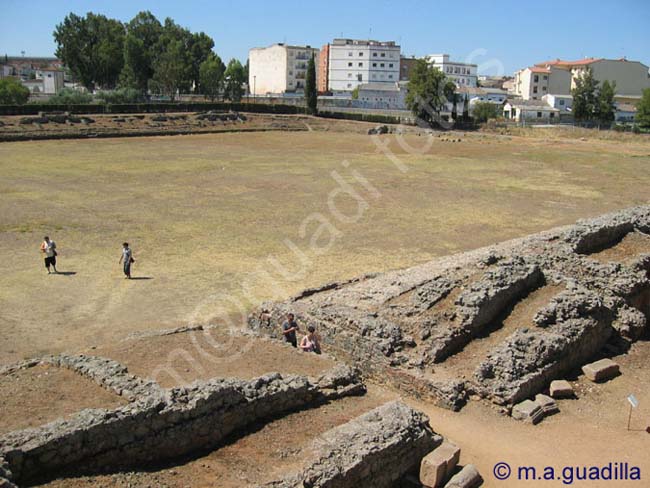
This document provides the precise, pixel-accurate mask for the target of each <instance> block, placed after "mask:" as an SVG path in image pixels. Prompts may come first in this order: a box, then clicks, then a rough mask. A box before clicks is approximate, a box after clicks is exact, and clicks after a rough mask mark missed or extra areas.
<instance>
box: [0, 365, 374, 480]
mask: <svg viewBox="0 0 650 488" xmlns="http://www.w3.org/2000/svg"><path fill="white" fill-rule="evenodd" d="M100 376H101V375H100ZM364 391H365V388H364V386H363V384H362V383H361V382H360V380H359V378H358V376H357V374H356V372H355V371H354V370H352V369H350V368H348V367H345V366H340V367H337V368H334V369H333V370H331V371H329V372H328V373H326V374H324V375H323V376H321V377H319V378H317V379H310V378H307V377H302V376H290V375H289V376H282V375H280V374H277V373H275V374H269V375H265V376H262V377H260V378H257V379H254V380H251V381H242V380H236V379H213V380H209V381H197V382H195V383H193V384H192V385H190V386H187V387H179V388H173V389H170V390H161V389H152V390H151V391H150V394H148V395H145V396H144V397H139V398H137V400H135V401H133V402H132V403H130V404H128V405H126V406H123V407H120V408H118V409H115V410H102V409H87V410H83V411H81V412H79V413H78V414H77V415H76V416H75V417H73V418H72V419H66V420H58V421H55V422H52V423H49V424H46V425H44V426H42V427H39V428H36V429H26V430H22V431H17V432H12V433H9V434H7V435H5V436H3V437H0V456H1V457H4V459H5V460H6V462H7V466H8V469H9V470H10V471H11V472H12V480H14V481H17V482H20V483H22V482H31V481H34V480H38V479H47V478H49V477H51V476H54V475H56V474H57V473H93V472H103V471H106V470H108V469H112V470H114V469H117V468H125V467H132V466H136V465H141V464H143V463H149V462H154V461H155V462H158V461H162V460H165V459H171V458H174V457H178V456H181V455H184V454H187V453H189V452H192V451H195V450H198V449H206V448H212V447H215V446H216V445H218V444H219V443H220V442H222V441H223V440H224V438H226V437H227V436H228V435H229V434H231V433H233V432H236V431H238V430H241V429H243V428H245V427H246V426H247V425H250V424H252V423H254V422H257V421H260V420H263V419H267V418H271V417H274V416H278V415H281V414H283V413H286V412H288V411H291V410H295V409H299V408H304V407H306V406H311V405H316V404H318V403H319V402H325V401H328V400H331V399H335V398H339V397H341V396H347V395H356V394H362V393H363V392H364Z"/></svg>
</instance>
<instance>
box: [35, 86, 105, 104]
mask: <svg viewBox="0 0 650 488" xmlns="http://www.w3.org/2000/svg"><path fill="white" fill-rule="evenodd" d="M92 101H93V96H92V95H90V94H89V93H85V92H81V91H78V90H73V89H71V88H64V89H63V90H61V91H60V92H59V93H57V94H56V95H54V96H52V97H50V98H49V99H48V100H46V101H45V102H42V103H45V104H46V105H83V104H86V103H92Z"/></svg>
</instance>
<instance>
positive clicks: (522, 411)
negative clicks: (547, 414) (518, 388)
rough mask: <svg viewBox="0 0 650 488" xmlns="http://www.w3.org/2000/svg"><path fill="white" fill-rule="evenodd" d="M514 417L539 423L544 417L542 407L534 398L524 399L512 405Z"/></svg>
mask: <svg viewBox="0 0 650 488" xmlns="http://www.w3.org/2000/svg"><path fill="white" fill-rule="evenodd" d="M512 418H513V419H516V420H522V421H524V422H528V423H531V424H537V423H539V422H541V421H542V419H543V418H544V410H542V407H541V406H540V405H539V404H537V403H535V402H534V401H532V400H524V401H523V402H521V403H518V404H517V405H515V406H514V407H512Z"/></svg>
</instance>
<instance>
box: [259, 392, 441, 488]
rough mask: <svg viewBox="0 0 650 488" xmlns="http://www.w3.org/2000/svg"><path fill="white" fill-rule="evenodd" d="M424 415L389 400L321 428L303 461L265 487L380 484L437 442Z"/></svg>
mask: <svg viewBox="0 0 650 488" xmlns="http://www.w3.org/2000/svg"><path fill="white" fill-rule="evenodd" d="M428 422H429V419H428V418H427V417H426V416H425V415H424V414H422V413H419V412H417V411H415V410H413V409H411V408H410V407H408V406H406V405H404V404H403V403H400V402H391V403H387V404H385V405H382V406H381V407H378V408H376V409H374V410H372V411H370V412H368V413H366V414H365V415H362V416H360V417H357V418H355V419H353V420H351V421H350V422H348V423H346V424H343V425H341V426H339V427H336V428H334V429H332V430H330V431H328V432H325V433H324V434H323V435H322V436H321V437H319V438H318V439H316V440H315V441H314V443H313V446H312V448H311V451H312V452H313V454H312V455H311V456H310V457H311V459H310V461H309V462H308V465H307V466H306V467H305V468H304V469H303V470H302V471H301V472H299V473H295V474H291V475H289V476H288V477H286V478H285V479H282V480H279V481H275V482H272V483H269V484H267V485H265V486H266V487H267V488H304V487H311V488H333V487H336V488H357V487H360V486H372V487H375V488H384V487H390V486H393V484H394V483H395V482H396V481H397V480H398V479H400V478H401V477H403V476H404V475H405V474H407V473H409V472H413V471H414V470H416V469H417V468H418V467H419V465H420V461H421V459H422V458H423V457H424V456H425V455H426V454H427V453H429V452H430V451H432V450H433V449H435V448H436V447H438V446H439V445H440V444H441V442H442V438H441V437H440V436H439V435H437V434H435V433H433V432H432V431H431V428H430V427H429V424H428Z"/></svg>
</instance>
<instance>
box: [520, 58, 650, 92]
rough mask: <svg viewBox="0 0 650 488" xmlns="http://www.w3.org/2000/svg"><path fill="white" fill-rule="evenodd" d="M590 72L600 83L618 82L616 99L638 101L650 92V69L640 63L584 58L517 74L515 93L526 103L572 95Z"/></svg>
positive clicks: (553, 63) (551, 64)
mask: <svg viewBox="0 0 650 488" xmlns="http://www.w3.org/2000/svg"><path fill="white" fill-rule="evenodd" d="M587 68H590V69H591V71H592V73H593V76H594V78H595V79H596V80H598V81H599V82H601V83H602V82H603V81H605V80H608V81H610V82H612V81H613V82H616V98H617V99H623V100H638V99H640V98H641V95H642V93H643V90H644V89H646V88H650V74H649V72H648V66H646V65H645V64H643V63H640V62H639V61H628V60H627V59H625V58H621V59H602V58H585V59H580V60H577V61H563V60H561V59H556V60H554V61H545V62H542V63H537V64H536V65H534V66H531V67H528V68H524V69H522V70H519V71H518V72H517V73H516V74H515V84H514V93H516V94H517V95H520V96H521V97H522V98H523V99H524V100H531V99H532V100H536V99H541V98H542V97H543V96H544V95H546V94H552V95H570V94H571V90H572V89H573V88H575V83H576V79H577V78H578V77H579V76H582V74H583V73H584V72H585V70H586V69H587Z"/></svg>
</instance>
